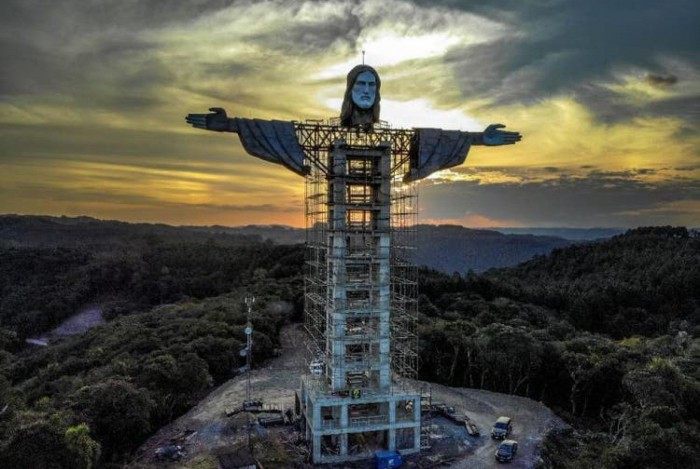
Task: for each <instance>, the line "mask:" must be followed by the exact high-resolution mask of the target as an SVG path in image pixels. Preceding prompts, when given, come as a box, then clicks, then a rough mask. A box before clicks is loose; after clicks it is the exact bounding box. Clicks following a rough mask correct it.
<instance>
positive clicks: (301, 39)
mask: <svg viewBox="0 0 700 469" xmlns="http://www.w3.org/2000/svg"><path fill="white" fill-rule="evenodd" d="M292 5H294V4H293V3H292ZM353 8H354V5H352V4H346V5H344V6H341V7H340V8H339V9H338V11H337V12H335V13H334V15H333V17H332V18H328V19H327V21H325V22H302V23H292V24H290V25H288V26H287V27H285V28H283V29H282V30H275V31H270V32H267V33H255V34H250V35H246V36H244V37H245V38H246V39H250V40H252V41H254V42H257V43H260V44H263V45H265V46H267V47H270V48H272V49H275V50H278V51H282V52H285V53H287V54H289V55H307V54H318V53H323V52H327V51H329V50H334V49H335V47H336V46H337V45H345V46H348V47H353V46H354V44H355V41H356V40H357V37H358V35H359V34H360V32H361V30H362V24H361V21H360V18H359V17H358V16H357V15H356V14H354V13H353ZM294 13H295V12H294V10H292V11H291V12H290V14H292V15H293V14H294Z"/></svg>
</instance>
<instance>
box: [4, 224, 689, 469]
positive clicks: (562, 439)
mask: <svg viewBox="0 0 700 469" xmlns="http://www.w3.org/2000/svg"><path fill="white" fill-rule="evenodd" d="M127 226H130V225H127ZM168 229H169V228H168ZM173 229H175V228H173ZM37 232H38V231H37ZM78 232H79V230H76V231H74V233H76V234H77V233H78ZM44 236H45V237H46V238H50V237H51V235H50V233H49V234H45V235H44ZM71 236H72V235H71ZM110 236H113V235H110ZM106 239H108V240H109V241H105V242H103V243H101V244H100V243H98V244H97V245H93V244H90V243H85V244H75V243H74V244H69V245H68V246H56V245H47V246H18V245H10V246H8V245H7V244H5V243H0V259H1V260H2V261H1V262H0V294H1V297H0V467H59V468H60V467H66V468H74V467H122V465H123V464H124V463H125V462H126V461H128V460H129V459H130V457H131V455H132V451H133V450H134V449H135V448H136V447H138V446H139V445H140V444H141V443H142V442H143V440H144V439H145V438H147V437H148V435H150V434H151V433H152V432H154V431H156V430H157V429H158V428H159V427H160V426H161V425H164V424H166V423H168V422H170V421H171V420H172V419H173V418H175V417H177V416H178V415H180V414H181V413H183V412H185V411H187V410H188V409H190V408H191V407H192V406H194V405H196V404H197V402H198V400H199V399H200V398H201V396H202V395H204V394H206V393H207V392H209V391H210V390H211V387H212V386H213V385H216V384H218V383H222V382H223V381H225V380H227V379H228V378H230V377H231V376H232V375H233V373H234V372H235V369H236V368H238V367H240V366H241V365H242V364H243V358H242V357H241V356H240V355H239V353H238V351H239V350H240V347H242V344H243V341H244V339H245V337H244V334H243V325H244V324H245V321H246V316H245V307H244V304H243V297H244V296H245V295H246V294H248V293H254V294H255V295H256V296H257V297H258V302H256V314H255V317H254V329H255V331H256V335H255V343H256V344H257V348H256V350H257V352H256V353H257V355H256V360H259V359H265V358H267V357H271V356H273V355H274V353H275V348H276V347H278V346H279V330H280V328H281V326H282V324H284V323H285V322H286V321H290V320H296V321H298V320H299V319H300V316H301V312H302V303H303V283H302V279H301V274H302V269H303V260H304V255H303V249H302V247H301V246H299V245H295V246H288V245H287V246H280V245H275V244H273V243H270V242H253V241H246V242H244V243H243V244H242V245H236V246H232V245H231V244H229V242H228V241H226V240H227V239H228V238H222V241H221V242H219V241H218V240H217V239H216V238H214V239H210V238H207V234H204V235H203V237H201V238H197V239H194V240H193V239H184V240H183V239H180V240H178V238H177V237H174V238H169V237H168V236H161V235H158V234H153V233H145V235H143V234H142V236H140V237H138V236H137V237H134V238H127V239H125V240H120V239H119V238H118V237H116V238H114V239H113V238H110V237H107V238H106ZM699 242H700V238H698V237H697V234H695V233H689V232H688V231H687V230H685V229H684V228H669V227H665V228H664V227H660V228H640V229H636V230H631V231H629V232H627V233H625V234H623V235H620V236H617V237H615V238H612V239H610V240H606V241H601V242H598V243H594V244H585V245H577V246H568V247H564V248H561V249H558V250H556V251H555V252H553V253H552V254H550V255H547V256H543V257H538V258H535V259H533V260H531V261H528V262H526V263H524V264H521V265H519V266H517V267H513V268H506V269H497V270H496V269H495V270H491V271H488V272H486V273H484V274H477V273H473V272H472V273H469V274H467V275H454V274H452V275H447V274H444V273H440V272H437V271H435V270H429V269H421V270H420V271H419V278H418V284H419V291H420V297H419V308H418V311H419V318H418V325H419V326H418V327H419V330H418V336H419V350H418V355H419V357H420V371H419V378H421V379H423V380H428V381H434V382H440V383H445V384H449V385H453V386H464V387H472V388H481V389H488V390H491V391H497V392H502V393H510V394H518V395H523V396H527V397H530V398H533V399H536V400H539V401H542V402H544V403H545V404H546V405H547V406H549V407H550V408H552V409H553V410H554V411H555V412H556V413H557V414H558V415H560V416H561V417H563V418H564V419H566V420H567V421H568V422H570V423H571V424H572V426H573V428H574V430H573V431H572V432H571V433H564V434H552V435H551V436H550V437H549V438H548V439H547V440H546V442H545V445H544V448H543V452H542V457H543V461H544V462H543V466H544V467H551V468H555V467H556V468H579V467H606V468H607V467H611V468H620V469H623V468H629V467H634V468H657V467H692V464H693V463H694V462H696V461H697V455H698V454H700V424H699V423H698V419H697V416H698V415H700V385H699V384H698V379H699V378H700V358H699V357H700V337H699V336H700V327H699V324H700V321H699V314H698V302H699V299H698V295H699V293H700V258H699V256H700V246H699V244H698V243H699ZM84 304H100V305H101V306H102V308H103V311H104V312H105V316H106V319H107V320H108V321H107V323H106V324H104V325H102V326H99V327H96V328H94V329H91V330H90V331H88V332H87V333H85V334H82V335H76V336H72V337H69V338H66V339H64V340H61V341H58V342H57V343H52V344H49V345H48V346H47V347H41V348H29V347H26V346H25V345H24V343H23V339H24V337H26V336H27V335H29V334H33V333H36V332H41V331H44V330H46V329H47V328H50V327H52V326H54V325H55V324H56V323H58V322H60V321H62V320H63V319H65V317H67V316H68V315H70V314H72V313H73V312H75V311H77V310H78V308H79V307H80V306H81V305H84ZM283 311H286V313H284V314H283V313H282V312H283ZM256 364H257V363H256ZM519 437H520V436H519ZM522 437H523V438H526V437H527V436H526V435H522Z"/></svg>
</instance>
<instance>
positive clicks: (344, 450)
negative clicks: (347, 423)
mask: <svg viewBox="0 0 700 469" xmlns="http://www.w3.org/2000/svg"><path fill="white" fill-rule="evenodd" d="M347 454H348V434H347V433H341V434H340V455H341V456H346V455H347Z"/></svg>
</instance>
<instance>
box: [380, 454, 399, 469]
mask: <svg viewBox="0 0 700 469" xmlns="http://www.w3.org/2000/svg"><path fill="white" fill-rule="evenodd" d="M374 460H375V461H376V463H377V469H391V468H394V467H401V464H403V459H401V453H399V452H398V451H377V452H376V453H374Z"/></svg>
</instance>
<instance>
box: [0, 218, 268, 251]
mask: <svg viewBox="0 0 700 469" xmlns="http://www.w3.org/2000/svg"><path fill="white" fill-rule="evenodd" d="M206 241H213V242H216V243H217V244H223V245H228V246H236V245H242V244H250V243H255V242H262V241H263V237H261V236H260V235H258V234H255V233H249V232H246V233H236V232H229V231H226V229H225V228H223V227H206V228H199V227H178V226H170V225H164V224H160V223H158V224H152V223H126V222H123V221H115V220H97V219H95V218H90V217H74V218H73V217H51V216H38V215H0V244H4V245H7V246H17V247H34V246H43V247H51V246H56V247H64V248H65V247H77V246H87V247H90V248H106V249H111V248H112V247H114V246H115V245H122V246H129V247H140V246H141V245H143V244H144V243H150V244H155V243H159V242H206Z"/></svg>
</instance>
